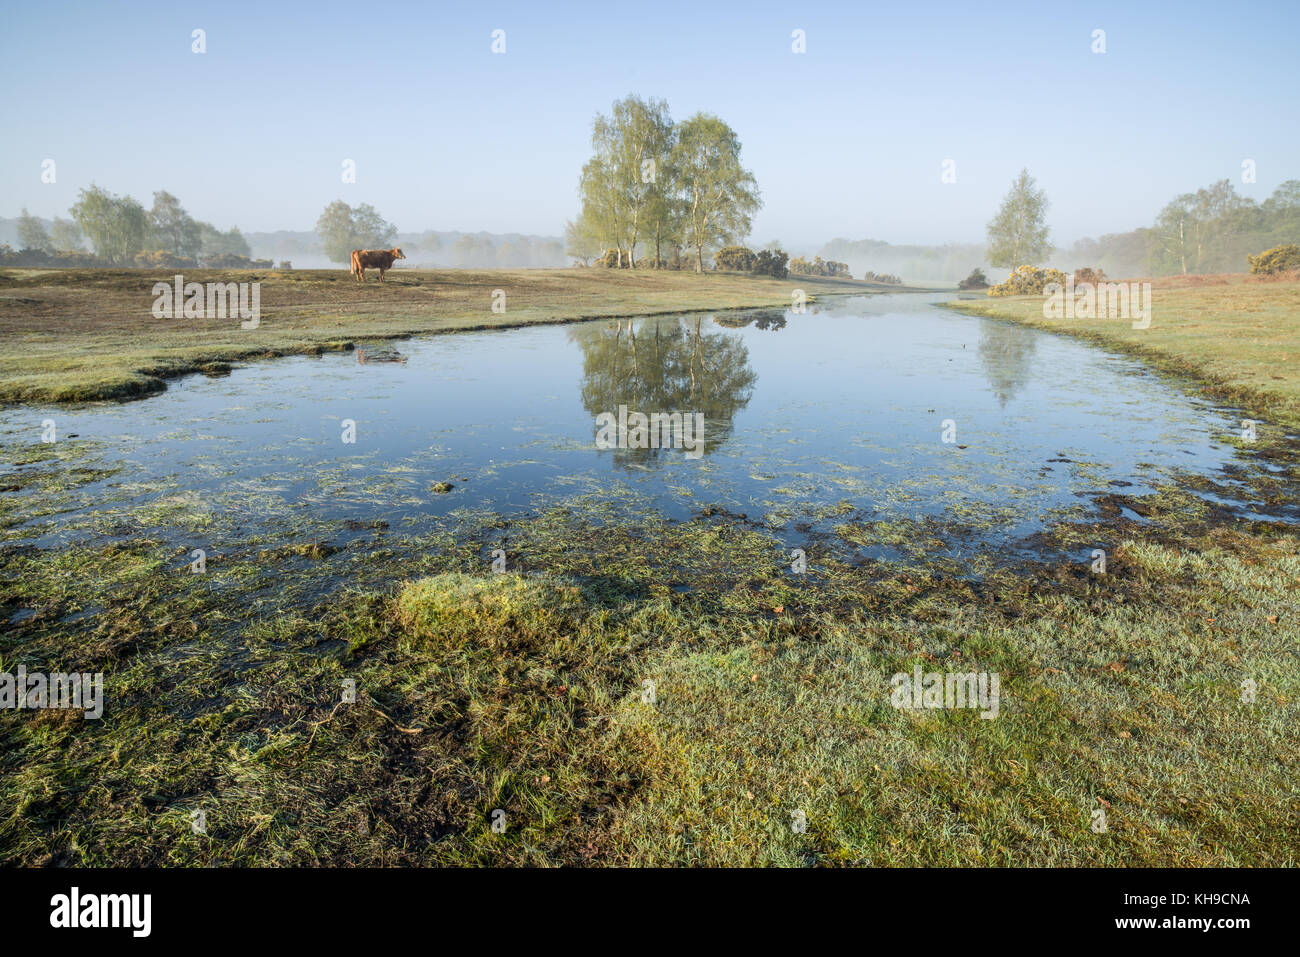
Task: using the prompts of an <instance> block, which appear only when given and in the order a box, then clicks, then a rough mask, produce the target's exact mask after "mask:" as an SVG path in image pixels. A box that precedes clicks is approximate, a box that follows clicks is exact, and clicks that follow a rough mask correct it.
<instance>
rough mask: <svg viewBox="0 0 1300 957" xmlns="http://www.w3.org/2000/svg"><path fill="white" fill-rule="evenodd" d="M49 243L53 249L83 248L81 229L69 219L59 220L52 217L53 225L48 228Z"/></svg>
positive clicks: (56, 217)
mask: <svg viewBox="0 0 1300 957" xmlns="http://www.w3.org/2000/svg"><path fill="white" fill-rule="evenodd" d="M50 242H51V243H52V244H53V245H54V248H55V249H65V250H80V249H82V248H84V246H83V242H84V237H83V236H82V235H81V227H80V226H78V225H77V224H76V223H74V222H73V221H72V220H70V219H60V218H59V217H58V216H55V217H54V225H53V226H51V227H50Z"/></svg>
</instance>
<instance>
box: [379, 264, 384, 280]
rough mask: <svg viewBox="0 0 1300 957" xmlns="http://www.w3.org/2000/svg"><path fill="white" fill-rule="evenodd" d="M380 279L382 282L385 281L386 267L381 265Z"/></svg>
mask: <svg viewBox="0 0 1300 957" xmlns="http://www.w3.org/2000/svg"><path fill="white" fill-rule="evenodd" d="M379 281H380V282H383V281H384V267H383V266H380V267H379Z"/></svg>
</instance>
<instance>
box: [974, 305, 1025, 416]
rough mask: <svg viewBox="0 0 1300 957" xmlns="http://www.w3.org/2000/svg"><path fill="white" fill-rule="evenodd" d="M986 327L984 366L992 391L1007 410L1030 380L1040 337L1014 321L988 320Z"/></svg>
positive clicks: (982, 345)
mask: <svg viewBox="0 0 1300 957" xmlns="http://www.w3.org/2000/svg"><path fill="white" fill-rule="evenodd" d="M982 326H983V328H982V330H981V332H980V363H981V364H982V365H983V366H984V375H985V377H987V378H988V380H989V388H990V389H992V390H993V394H994V395H996V396H997V397H998V404H999V405H1001V406H1002V407H1003V408H1005V407H1006V404H1007V403H1008V402H1010V401H1011V400H1012V399H1014V398H1015V397H1016V393H1018V392H1019V391H1020V390H1021V389H1023V388H1024V387H1025V383H1026V382H1028V381H1029V372H1030V369H1031V367H1032V365H1033V358H1034V350H1035V349H1036V348H1037V346H1038V337H1037V336H1035V335H1034V334H1033V333H1031V332H1027V331H1026V330H1025V329H1023V328H1021V327H1020V326H1017V325H1015V324H1014V323H1010V322H990V321H988V320H985V321H984V322H983V323H982Z"/></svg>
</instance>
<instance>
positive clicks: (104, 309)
mask: <svg viewBox="0 0 1300 957" xmlns="http://www.w3.org/2000/svg"><path fill="white" fill-rule="evenodd" d="M173 272H174V270H173V271H168V270H108V269H85V270H59V269H48V270H40V269H5V270H0V336H3V337H4V338H5V340H6V341H7V342H11V343H14V344H15V347H14V348H11V349H10V350H6V351H5V352H4V353H3V354H0V403H21V402H28V403H34V402H84V401H91V400H97V399H129V398H137V397H140V396H145V395H152V394H155V393H157V392H161V391H162V390H164V389H165V388H166V387H167V386H166V382H167V380H168V379H171V378H175V377H176V376H180V375H187V374H191V373H202V372H207V373H209V374H221V373H222V372H224V371H225V369H226V367H228V366H229V364H230V363H233V362H243V361H247V360H250V359H256V358H272V357H276V356H283V355H303V354H307V355H319V354H321V353H323V352H327V351H336V350H343V349H350V348H352V347H353V346H354V344H355V343H356V341H357V340H359V339H396V338H406V337H409V336H415V335H426V334H434V333H450V332H460V331H469V330H485V329H504V328H517V327H519V326H526V325H533V324H538V323H564V322H579V321H582V320H584V319H592V318H606V317H619V318H627V317H629V316H638V317H639V316H650V315H669V314H682V313H687V312H699V311H724V310H733V309H750V308H772V307H781V306H787V307H788V306H789V305H790V303H791V295H792V290H794V289H796V288H799V289H803V290H804V291H805V292H806V294H807V296H808V299H809V301H815V300H816V298H817V297H819V296H820V297H825V296H833V295H863V294H867V293H872V292H881V291H890V290H891V289H892V288H893V287H889V286H881V285H879V284H874V283H867V282H860V281H856V280H840V279H821V278H815V277H809V276H798V277H795V276H791V277H790V278H789V279H785V280H776V279H765V278H759V277H753V276H745V275H739V274H727V273H724V274H715V273H704V274H700V275H697V274H695V273H689V272H656V271H644V270H606V269H576V268H575V269H520V270H427V271H426V270H406V269H398V270H394V271H393V272H392V273H390V274H389V276H388V278H387V280H386V281H385V282H382V283H380V282H367V283H357V282H355V281H354V280H353V279H352V278H351V277H350V276H349V275H348V274H347V273H346V272H345V271H343V270H341V269H340V270H287V271H283V272H281V271H276V270H269V271H268V270H264V271H257V270H248V271H222V270H189V271H187V272H186V274H185V279H186V281H187V282H188V281H194V282H199V283H207V282H249V283H251V282H257V283H260V284H261V287H260V312H261V315H260V320H259V323H258V325H257V328H254V329H241V327H240V322H239V320H238V319H231V318H220V319H219V318H203V319H156V318H154V316H153V314H152V311H151V310H152V306H153V303H154V296H153V294H152V292H151V290H152V288H153V285H154V283H156V282H161V283H164V284H170V283H172V282H173V281H174V278H175V277H174V275H173ZM494 306H495V308H494Z"/></svg>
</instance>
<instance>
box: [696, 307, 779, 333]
mask: <svg viewBox="0 0 1300 957" xmlns="http://www.w3.org/2000/svg"><path fill="white" fill-rule="evenodd" d="M714 321H715V322H717V324H718V325H720V326H726V327H727V328H728V329H743V328H745V326H748V325H749V324H750V323H753V325H754V328H755V329H763V330H765V331H771V332H776V331H777V330H778V329H784V328H785V310H784V309H763V310H761V311H758V312H741V313H736V314H734V315H729V316H720V317H719V318H718V319H716V320H714Z"/></svg>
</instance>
